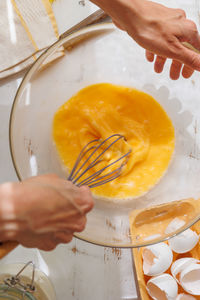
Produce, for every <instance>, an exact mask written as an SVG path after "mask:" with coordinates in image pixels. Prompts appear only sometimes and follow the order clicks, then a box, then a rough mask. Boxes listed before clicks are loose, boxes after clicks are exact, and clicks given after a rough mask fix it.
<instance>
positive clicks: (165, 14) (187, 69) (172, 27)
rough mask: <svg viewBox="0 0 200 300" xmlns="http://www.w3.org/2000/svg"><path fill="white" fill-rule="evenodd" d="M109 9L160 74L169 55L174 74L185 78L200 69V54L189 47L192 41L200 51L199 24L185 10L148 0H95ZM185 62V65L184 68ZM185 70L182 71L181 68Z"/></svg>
mask: <svg viewBox="0 0 200 300" xmlns="http://www.w3.org/2000/svg"><path fill="white" fill-rule="evenodd" d="M91 1H92V2H94V3H95V4H97V5H98V6H99V7H101V8H102V9H103V10H104V11H106V12H107V13H108V14H109V15H110V16H111V18H112V19H113V21H114V23H115V24H116V25H117V26H118V27H119V28H120V29H122V30H125V31H127V33H128V34H129V35H130V36H131V37H132V38H133V39H134V40H135V41H136V42H137V43H138V44H139V45H140V46H142V47H143V48H144V49H146V57H147V59H148V60H149V61H151V62H153V61H154V58H155V57H154V56H155V54H156V55H157V57H156V59H155V65H154V69H155V71H156V72H158V73H160V72H162V70H163V67H164V64H165V61H166V59H167V58H171V59H172V60H173V61H172V65H171V69H170V76H171V78H172V79H178V77H179V75H180V72H181V71H182V75H183V77H185V78H188V77H190V76H191V75H192V73H193V71H194V70H197V71H200V55H199V54H197V53H195V52H193V51H192V50H189V49H187V48H185V47H184V46H183V45H182V42H188V43H190V44H191V45H192V46H194V47H195V48H197V49H198V50H200V36H199V34H198V31H197V27H196V25H195V23H194V22H193V21H191V20H188V19H187V18H186V14H185V12H184V11H183V10H181V9H172V8H168V7H165V6H163V5H161V4H158V3H155V2H152V1H148V0H91ZM182 64H184V65H185V66H184V67H183V69H182ZM181 69H182V70H181Z"/></svg>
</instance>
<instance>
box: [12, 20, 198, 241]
mask: <svg viewBox="0 0 200 300" xmlns="http://www.w3.org/2000/svg"><path fill="white" fill-rule="evenodd" d="M62 46H63V47H64V48H65V56H63V57H62V58H60V59H58V60H57V61H55V62H54V63H50V64H48V66H47V65H46V64H47V62H49V60H50V59H51V57H53V55H54V54H55V52H56V51H59V49H60V47H62ZM168 72H169V68H168V67H166V68H165V70H164V72H163V73H162V74H159V75H158V74H156V73H154V71H153V65H152V64H150V63H149V62H147V61H146V60H145V58H144V49H142V48H141V47H140V46H138V45H137V44H136V43H135V42H134V41H133V40H132V39H131V38H130V37H129V36H128V35H127V34H126V33H125V32H122V31H120V30H118V29H116V28H115V27H114V26H113V25H112V24H105V23H104V24H98V25H93V26H88V27H86V28H84V29H81V30H79V31H77V32H74V33H72V34H70V35H68V36H67V37H64V38H61V39H60V40H59V41H58V42H56V43H55V44H54V45H52V46H51V47H50V48H49V49H48V50H47V51H45V52H44V53H43V54H42V55H41V56H40V57H39V59H38V60H37V61H36V62H35V63H34V65H33V66H32V68H31V69H30V70H29V71H28V73H27V74H26V76H25V77H24V79H23V81H22V83H21V85H20V87H19V89H18V91H17V94H16V97H15V101H14V104H13V108H12V113H11V118H10V148H11V154H12V159H13V163H14V166H15V169H16V172H17V175H18V177H19V179H20V180H23V179H25V178H27V177H30V176H35V175H38V174H43V173H52V172H54V173H57V174H58V175H60V176H62V177H64V178H66V177H65V176H66V174H65V173H64V171H63V168H62V166H61V164H60V162H59V160H58V158H57V154H56V153H55V149H54V145H53V142H52V120H53V116H54V113H55V112H56V110H57V109H58V108H59V107H60V106H61V105H62V104H63V103H64V102H65V101H67V99H69V98H70V97H71V96H72V95H73V94H75V93H76V92H77V91H79V90H80V89H82V88H83V87H85V86H87V85H90V84H94V83H100V82H110V83H113V84H119V85H125V86H130V87H135V88H136V89H139V90H143V91H144V92H147V93H148V94H151V95H152V96H153V97H154V98H155V99H156V100H157V101H158V102H159V103H160V104H161V105H162V106H163V108H164V109H165V111H166V112H167V113H168V115H169V117H170V118H171V120H172V122H173V124H174V127H175V135H176V145H175V153H174V157H173V159H172V161H171V164H170V166H169V168H168V171H167V172H166V174H165V175H164V176H163V178H162V179H161V180H160V181H159V183H158V184H157V185H156V186H155V187H154V188H152V190H150V191H149V192H148V193H146V194H145V195H144V196H141V197H139V198H136V199H133V200H131V201H124V202H122V203H117V202H116V203H115V202H112V203H108V202H105V201H101V200H96V201H95V206H94V209H93V211H92V212H90V213H89V214H88V218H87V226H86V229H85V230H84V231H83V232H81V233H77V234H75V236H76V237H78V238H80V239H82V240H85V241H88V242H91V243H94V244H98V245H102V246H111V247H138V246H144V245H147V244H151V243H155V242H160V241H162V240H164V239H167V238H169V237H170V236H172V235H175V234H177V233H178V232H180V231H182V230H184V229H185V228H188V227H189V226H191V225H192V224H193V223H195V222H196V221H197V220H198V219H199V218H200V213H199V209H198V208H197V207H198V205H196V204H198V203H199V201H198V200H197V202H196V203H195V205H194V206H192V207H189V208H188V207H187V205H186V206H184V207H185V208H186V209H185V210H182V204H181V203H183V202H180V203H179V204H176V203H175V204H173V205H171V204H170V205H168V206H166V207H165V206H164V209H162V206H161V209H160V206H158V209H157V210H156V213H154V212H153V213H152V211H151V209H150V210H149V208H150V207H151V206H152V205H156V207H157V205H159V204H162V203H169V202H172V201H175V200H179V199H184V198H188V197H196V198H198V196H199V195H200V188H199V174H200V160H199V159H200V154H199V146H200V138H199V125H200V122H199V116H200V101H199V88H200V82H199V78H198V74H194V75H193V77H192V79H188V80H185V79H183V78H180V79H179V80H178V81H172V80H170V79H169V75H168ZM27 201H28V199H27ZM180 207H181V208H180ZM187 208H188V210H187ZM136 209H137V210H138V209H144V212H147V214H146V213H145V214H141V215H140V218H139V219H140V220H139V222H136V223H137V224H136V227H137V226H138V227H139V226H140V225H141V224H142V225H141V226H143V225H144V224H146V225H147V226H148V224H150V223H151V222H152V216H153V222H154V221H156V222H157V221H159V220H161V219H159V218H160V217H161V215H162V216H163V215H164V214H167V213H169V212H170V213H171V212H173V213H174V216H179V215H180V214H184V216H187V217H188V218H187V222H186V223H185V225H184V226H183V227H181V228H179V229H178V230H177V229H176V230H175V229H174V231H173V232H171V233H170V235H169V234H168V235H167V234H165V233H163V234H160V233H159V228H160V226H162V223H163V222H162V221H159V222H160V223H159V222H157V223H156V224H157V225H156V228H154V232H150V233H148V234H145V237H144V235H141V236H140V235H138V234H136V233H134V232H132V236H131V234H130V230H129V229H130V226H129V215H130V213H132V212H134V211H136ZM159 224H160V225H159ZM157 233H158V234H157Z"/></svg>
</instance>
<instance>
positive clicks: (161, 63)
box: [154, 56, 166, 73]
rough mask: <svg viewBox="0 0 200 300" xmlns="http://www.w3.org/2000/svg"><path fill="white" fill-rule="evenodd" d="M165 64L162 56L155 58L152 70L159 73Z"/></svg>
mask: <svg viewBox="0 0 200 300" xmlns="http://www.w3.org/2000/svg"><path fill="white" fill-rule="evenodd" d="M165 62H166V58H165V57H162V56H157V57H156V61H155V64H154V70H155V72H156V73H161V72H162V71H163V68H164V65H165Z"/></svg>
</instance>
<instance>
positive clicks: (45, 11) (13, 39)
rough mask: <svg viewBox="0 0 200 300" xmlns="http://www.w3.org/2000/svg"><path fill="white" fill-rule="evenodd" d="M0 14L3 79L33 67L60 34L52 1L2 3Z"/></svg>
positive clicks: (8, 0)
mask: <svg viewBox="0 0 200 300" xmlns="http://www.w3.org/2000/svg"><path fill="white" fill-rule="evenodd" d="M0 12H1V17H0V79H1V78H5V77H7V76H9V75H12V74H15V73H18V72H20V71H21V70H23V69H25V68H27V67H28V66H30V65H31V64H32V63H33V62H34V61H35V60H36V59H37V57H38V56H39V55H40V54H41V52H42V51H43V50H44V49H45V48H47V47H48V46H50V45H51V44H52V43H54V42H55V41H56V40H57V39H58V37H59V34H58V28H57V24H56V20H55V17H54V14H53V10H52V8H51V4H50V2H49V0H0ZM62 55H64V51H63V49H62V48H61V49H59V50H58V51H57V53H55V55H54V57H52V58H51V60H53V59H56V58H59V57H61V56H62Z"/></svg>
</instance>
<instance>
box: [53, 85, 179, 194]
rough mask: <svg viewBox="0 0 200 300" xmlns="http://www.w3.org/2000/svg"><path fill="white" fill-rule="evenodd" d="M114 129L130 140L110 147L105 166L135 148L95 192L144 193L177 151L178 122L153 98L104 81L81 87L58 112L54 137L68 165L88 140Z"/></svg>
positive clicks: (61, 155) (92, 171)
mask: <svg viewBox="0 0 200 300" xmlns="http://www.w3.org/2000/svg"><path fill="white" fill-rule="evenodd" d="M113 134H120V135H123V136H124V137H125V138H126V140H124V139H121V140H120V141H119V142H117V143H115V144H114V145H113V146H112V147H111V148H110V149H109V151H108V152H106V155H104V159H103V163H104V166H105V165H106V164H109V163H112V162H113V161H114V160H115V159H117V158H119V157H120V156H122V155H124V154H126V153H127V152H128V151H130V150H131V153H130V155H129V159H128V161H127V163H126V165H125V166H124V167H123V169H122V173H121V175H120V177H118V178H116V179H115V180H113V181H111V182H108V183H106V184H105V185H102V186H99V187H96V188H94V189H93V192H94V194H95V195H97V196H102V197H106V198H118V199H119V198H120V199H125V198H133V197H136V196H140V195H142V194H144V193H145V192H147V191H148V190H149V189H150V188H152V187H153V186H154V185H155V184H156V183H157V182H158V180H159V179H160V178H161V177H162V175H163V174H164V172H165V171H166V169H167V167H168V165H169V162H170V160H171V157H172V154H173V151H174V139H175V137H174V127H173V124H172V122H171V120H170V119H169V117H168V116H167V114H166V112H165V111H164V110H163V108H162V107H161V106H160V104H159V103H158V102H156V100H155V99H154V98H152V97H151V96H150V95H148V94H146V93H144V92H142V91H138V90H136V89H133V88H129V87H124V86H117V85H112V84H108V83H101V84H95V85H91V86H88V87H86V88H84V89H82V90H80V91H79V92H78V93H77V94H76V95H74V96H73V97H71V98H70V99H69V100H68V101H67V102H66V103H65V104H63V105H62V106H61V107H60V108H59V109H58V111H57V112H56V113H55V116H54V120H53V139H54V142H55V145H56V148H57V150H58V153H59V156H60V158H61V159H62V161H63V163H64V165H65V166H66V167H67V169H68V170H71V169H72V167H73V165H74V163H75V161H76V159H77V157H78V155H79V153H80V151H81V149H82V148H83V147H84V146H85V145H86V144H87V143H88V142H90V141H92V140H94V139H101V140H104V139H106V138H108V137H109V136H111V135H113ZM98 167H100V166H95V168H96V169H95V171H96V170H98ZM116 167H117V166H112V168H111V171H112V170H113V168H116ZM92 173H94V169H92V170H90V171H89V174H92Z"/></svg>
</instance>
